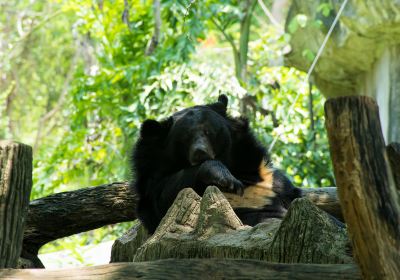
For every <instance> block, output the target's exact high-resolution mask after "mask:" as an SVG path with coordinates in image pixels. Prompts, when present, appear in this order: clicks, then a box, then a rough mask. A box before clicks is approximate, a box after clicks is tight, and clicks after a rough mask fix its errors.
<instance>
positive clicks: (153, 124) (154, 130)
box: [140, 118, 172, 138]
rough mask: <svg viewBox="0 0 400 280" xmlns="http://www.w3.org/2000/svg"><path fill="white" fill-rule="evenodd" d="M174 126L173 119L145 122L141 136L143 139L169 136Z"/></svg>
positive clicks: (141, 128) (141, 129)
mask: <svg viewBox="0 0 400 280" xmlns="http://www.w3.org/2000/svg"><path fill="white" fill-rule="evenodd" d="M171 125H172V118H168V119H166V120H164V121H161V122H158V121H156V120H145V121H144V122H143V123H142V126H141V127H140V136H141V137H142V138H148V137H162V136H165V135H167V133H168V131H169V129H170V127H171Z"/></svg>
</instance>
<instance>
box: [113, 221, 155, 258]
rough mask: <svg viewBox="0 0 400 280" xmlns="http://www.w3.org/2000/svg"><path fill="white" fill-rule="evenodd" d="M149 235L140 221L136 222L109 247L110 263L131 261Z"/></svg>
mask: <svg viewBox="0 0 400 280" xmlns="http://www.w3.org/2000/svg"><path fill="white" fill-rule="evenodd" d="M149 237H150V235H149V234H148V233H147V230H146V229H145V228H144V226H143V225H142V223H141V222H139V221H138V222H137V223H136V224H135V225H134V226H133V227H132V228H131V229H130V230H128V231H127V232H126V233H125V234H124V235H123V236H121V237H120V238H118V239H117V240H115V242H114V244H113V246H112V248H111V260H110V263H115V262H132V261H133V257H134V256H135V254H136V251H137V250H138V249H139V247H140V246H141V245H142V244H143V243H144V242H145V241H146V240H147V239H148V238H149Z"/></svg>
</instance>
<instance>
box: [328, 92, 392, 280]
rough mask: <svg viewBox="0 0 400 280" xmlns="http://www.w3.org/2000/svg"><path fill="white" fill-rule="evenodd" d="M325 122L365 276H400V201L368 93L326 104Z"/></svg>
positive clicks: (354, 241) (376, 115)
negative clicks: (364, 95)
mask: <svg viewBox="0 0 400 280" xmlns="http://www.w3.org/2000/svg"><path fill="white" fill-rule="evenodd" d="M325 116H326V128H327V130H328V137H329V144H330V151H331V156H332V161H333V167H334V172H335V177H336V183H337V187H338V194H339V198H340V204H341V206H342V209H343V215H344V219H345V221H346V223H347V228H348V232H349V235H350V238H351V240H352V243H353V250H354V256H355V259H356V261H357V262H358V264H359V265H360V268H361V271H362V273H363V277H364V278H365V279H398V277H399V276H400V206H399V198H398V195H397V191H396V187H395V184H394V181H393V178H392V174H391V169H390V164H389V163H388V159H387V155H386V147H385V142H384V139H383V135H382V129H381V124H380V120H379V111H378V106H377V105H376V103H375V101H374V100H373V99H372V98H369V97H355V96H353V97H340V98H335V99H330V100H328V101H327V102H326V104H325Z"/></svg>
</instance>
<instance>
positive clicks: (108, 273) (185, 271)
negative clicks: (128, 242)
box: [0, 259, 361, 280]
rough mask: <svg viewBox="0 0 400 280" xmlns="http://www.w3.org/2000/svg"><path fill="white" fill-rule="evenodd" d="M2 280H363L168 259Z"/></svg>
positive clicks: (340, 269) (9, 274) (1, 273)
mask: <svg viewBox="0 0 400 280" xmlns="http://www.w3.org/2000/svg"><path fill="white" fill-rule="evenodd" d="M0 278H1V279H8V280H11V279H41V280H47V279H63V280H67V279H71V280H72V279H96V280H97V279H139V278H140V279H172V280H175V279H277V280H279V279H305V280H314V279H315V280H320V279H324V280H330V279H332V280H336V279H350V280H351V279H361V278H360V273H359V271H358V268H357V267H356V266H355V265H353V264H341V265H318V264H277V263H268V262H264V261H257V260H232V259H167V260H158V261H153V262H141V263H114V264H108V265H100V266H92V267H81V268H73V269H71V268H68V269H56V270H46V269H18V270H16V269H3V270H0Z"/></svg>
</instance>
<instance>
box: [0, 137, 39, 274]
mask: <svg viewBox="0 0 400 280" xmlns="http://www.w3.org/2000/svg"><path fill="white" fill-rule="evenodd" d="M31 188H32V148H31V147H29V146H27V145H24V144H20V143H15V142H11V141H0V268H5V267H10V268H12V267H17V262H18V258H19V256H20V253H21V248H22V237H23V234H24V222H25V215H26V212H27V209H28V205H29V196H30V193H31Z"/></svg>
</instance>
